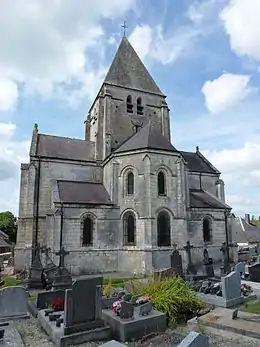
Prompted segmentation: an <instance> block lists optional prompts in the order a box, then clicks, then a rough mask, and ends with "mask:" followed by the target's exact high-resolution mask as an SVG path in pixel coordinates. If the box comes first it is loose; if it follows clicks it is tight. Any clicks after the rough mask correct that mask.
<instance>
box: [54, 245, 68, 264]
mask: <svg viewBox="0 0 260 347" xmlns="http://www.w3.org/2000/svg"><path fill="white" fill-rule="evenodd" d="M68 254H70V252H68V251H65V248H64V247H61V249H60V251H59V252H57V253H56V255H59V256H60V264H59V266H60V267H65V263H64V258H65V256H66V255H68Z"/></svg>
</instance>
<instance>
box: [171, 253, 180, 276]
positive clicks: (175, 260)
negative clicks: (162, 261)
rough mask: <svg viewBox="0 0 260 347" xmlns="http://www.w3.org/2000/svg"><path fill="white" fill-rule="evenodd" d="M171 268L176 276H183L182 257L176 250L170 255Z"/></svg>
mask: <svg viewBox="0 0 260 347" xmlns="http://www.w3.org/2000/svg"><path fill="white" fill-rule="evenodd" d="M171 268H172V270H173V271H174V273H175V274H176V275H179V276H183V271H182V256H181V255H180V253H179V251H178V250H177V249H175V250H174V251H173V252H172V254H171Z"/></svg>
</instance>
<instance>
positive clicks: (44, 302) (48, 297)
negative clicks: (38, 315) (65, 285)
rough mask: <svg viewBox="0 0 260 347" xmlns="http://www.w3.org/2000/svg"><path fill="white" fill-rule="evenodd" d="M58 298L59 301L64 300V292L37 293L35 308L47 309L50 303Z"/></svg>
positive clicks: (61, 290)
mask: <svg viewBox="0 0 260 347" xmlns="http://www.w3.org/2000/svg"><path fill="white" fill-rule="evenodd" d="M58 298H61V299H64V298H65V290H63V289H58V290H52V291H48V292H41V293H38V296H37V302H36V307H37V308H38V309H39V310H42V309H44V308H48V307H49V306H50V304H51V303H52V301H53V300H55V299H58Z"/></svg>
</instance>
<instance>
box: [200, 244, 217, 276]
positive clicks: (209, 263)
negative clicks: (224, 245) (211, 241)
mask: <svg viewBox="0 0 260 347" xmlns="http://www.w3.org/2000/svg"><path fill="white" fill-rule="evenodd" d="M203 266H204V270H205V273H206V276H207V277H210V278H211V277H214V276H215V274H214V268H213V259H212V258H209V254H208V251H207V250H206V249H205V250H204V253H203Z"/></svg>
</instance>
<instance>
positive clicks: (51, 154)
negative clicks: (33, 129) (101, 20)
mask: <svg viewBox="0 0 260 347" xmlns="http://www.w3.org/2000/svg"><path fill="white" fill-rule="evenodd" d="M92 146H93V144H92V143H91V142H88V141H85V140H79V139H71V138H68V137H60V136H52V135H45V134H38V144H37V150H36V155H39V156H41V157H46V158H55V159H67V160H79V161H92V160H94V156H93V151H92Z"/></svg>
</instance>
